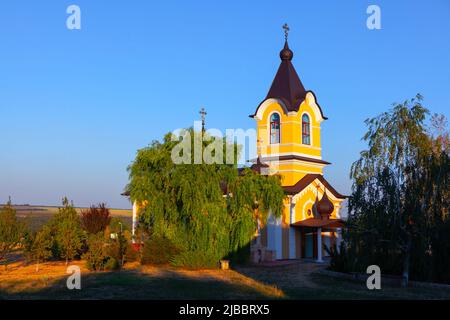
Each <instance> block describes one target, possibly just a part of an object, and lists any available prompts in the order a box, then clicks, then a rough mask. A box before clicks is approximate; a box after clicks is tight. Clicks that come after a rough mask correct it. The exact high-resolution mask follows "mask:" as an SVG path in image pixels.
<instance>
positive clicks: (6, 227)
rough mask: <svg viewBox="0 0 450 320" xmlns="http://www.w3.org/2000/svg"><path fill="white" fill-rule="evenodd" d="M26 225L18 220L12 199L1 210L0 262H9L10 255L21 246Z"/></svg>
mask: <svg viewBox="0 0 450 320" xmlns="http://www.w3.org/2000/svg"><path fill="white" fill-rule="evenodd" d="M25 230H26V228H25V225H24V224H23V223H22V222H20V221H18V220H17V217H16V210H15V209H14V208H13V206H12V204H11V199H10V200H9V201H8V203H7V204H6V205H5V206H4V207H3V208H1V210H0V261H2V260H4V259H5V260H6V264H5V267H6V266H7V262H8V257H7V256H8V254H10V253H11V252H12V251H13V250H14V249H15V248H16V247H17V246H18V245H19V244H20V241H21V239H22V237H23V235H24V233H25Z"/></svg>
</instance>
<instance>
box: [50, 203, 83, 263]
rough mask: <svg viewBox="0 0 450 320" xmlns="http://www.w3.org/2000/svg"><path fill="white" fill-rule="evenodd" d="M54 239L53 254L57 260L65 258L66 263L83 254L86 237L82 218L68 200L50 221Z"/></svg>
mask: <svg viewBox="0 0 450 320" xmlns="http://www.w3.org/2000/svg"><path fill="white" fill-rule="evenodd" d="M49 228H50V230H51V235H52V238H53V242H52V253H53V256H54V257H56V258H64V259H65V260H66V263H67V262H68V261H69V260H72V259H74V258H75V257H77V256H79V255H80V254H81V250H82V247H83V244H84V240H85V235H84V232H83V230H82V228H81V222H80V217H79V216H78V214H77V212H76V210H75V208H74V207H73V205H72V204H69V201H68V200H67V198H64V199H63V207H62V208H59V210H58V213H57V214H56V215H55V216H53V217H52V219H51V220H50V221H49Z"/></svg>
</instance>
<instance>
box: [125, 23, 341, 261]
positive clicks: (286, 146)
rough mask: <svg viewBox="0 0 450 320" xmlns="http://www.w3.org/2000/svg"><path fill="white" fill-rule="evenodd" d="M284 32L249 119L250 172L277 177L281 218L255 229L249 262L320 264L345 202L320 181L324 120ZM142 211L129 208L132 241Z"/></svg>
mask: <svg viewBox="0 0 450 320" xmlns="http://www.w3.org/2000/svg"><path fill="white" fill-rule="evenodd" d="M284 28H285V43H284V48H283V49H282V50H281V52H280V58H281V63H280V66H279V68H278V71H277V73H276V75H275V78H274V80H273V82H272V85H271V87H270V89H269V92H268V93H267V96H266V97H265V99H264V100H263V101H262V102H261V103H260V104H259V106H258V107H257V108H256V110H255V112H254V114H252V115H251V116H250V117H252V118H253V119H255V121H256V126H257V154H258V157H257V159H256V160H255V163H254V164H253V165H252V166H251V168H252V170H254V171H257V172H258V173H260V174H264V175H273V174H278V175H280V176H281V183H282V186H283V188H284V190H285V193H286V198H285V200H284V208H283V213H282V216H281V217H280V218H275V217H274V216H272V215H269V219H268V221H267V223H266V224H265V225H262V224H261V223H260V224H259V225H258V230H257V233H256V235H255V238H254V240H253V241H252V244H251V258H252V260H253V262H256V263H259V262H263V261H273V260H283V259H302V258H306V259H314V260H316V261H318V262H322V261H323V257H324V256H326V250H325V249H324V247H325V246H327V247H331V246H333V245H337V246H338V247H339V241H340V239H341V235H340V230H341V227H342V226H343V221H342V220H341V216H340V209H341V207H342V203H343V201H344V200H345V198H346V196H344V195H342V194H340V193H339V192H337V191H336V190H335V189H334V188H333V187H332V186H331V185H330V183H329V182H328V181H327V180H326V179H325V178H324V176H323V168H324V167H325V166H326V165H329V164H330V163H329V162H327V161H325V160H323V159H322V147H321V141H320V136H321V132H320V131H321V125H322V123H323V121H324V120H327V117H325V115H324V112H323V110H322V108H321V107H320V105H319V103H318V101H317V99H316V96H315V94H314V93H313V92H312V91H310V90H305V88H304V87H303V84H302V82H301V81H300V78H299V76H298V74H297V72H296V71H295V68H294V66H293V64H292V58H293V56H294V53H293V52H292V51H291V49H289V46H288V41H287V31H288V30H289V29H288V27H287V25H285V26H284ZM202 112H204V111H202ZM203 116H204V114H203ZM124 195H127V196H129V194H124ZM143 206H145V204H143V205H138V204H137V203H136V202H135V203H133V223H132V230H133V235H134V234H135V229H136V226H137V223H138V216H139V209H140V208H141V207H143ZM133 241H134V240H133Z"/></svg>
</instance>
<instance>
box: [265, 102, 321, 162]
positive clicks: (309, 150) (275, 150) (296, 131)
mask: <svg viewBox="0 0 450 320" xmlns="http://www.w3.org/2000/svg"><path fill="white" fill-rule="evenodd" d="M273 113H278V114H279V115H280V129H281V133H280V143H279V144H270V117H271V115H272V114H273ZM305 113H306V114H307V115H308V116H309V118H310V140H311V144H310V145H308V144H303V143H302V116H303V114H305ZM320 121H321V120H320V119H316V117H315V113H314V110H313V106H311V105H309V104H308V102H307V100H305V101H303V102H302V104H301V105H300V109H299V112H290V113H289V114H286V112H285V111H284V110H283V108H282V106H281V105H280V104H279V103H278V102H273V103H271V104H269V105H268V106H267V107H266V108H265V110H264V112H263V114H262V117H261V119H257V137H258V149H259V150H258V151H259V152H258V153H259V154H263V155H269V156H270V155H280V154H287V153H290V154H292V153H294V154H299V155H304V156H309V157H312V158H319V159H320V158H321V141H320Z"/></svg>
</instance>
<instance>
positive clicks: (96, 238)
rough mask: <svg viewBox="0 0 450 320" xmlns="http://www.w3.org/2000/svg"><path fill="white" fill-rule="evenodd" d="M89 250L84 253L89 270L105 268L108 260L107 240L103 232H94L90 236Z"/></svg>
mask: <svg viewBox="0 0 450 320" xmlns="http://www.w3.org/2000/svg"><path fill="white" fill-rule="evenodd" d="M87 245H88V250H87V252H86V253H85V254H84V255H83V258H84V259H86V265H87V267H88V269H89V270H94V271H99V270H103V268H105V264H106V262H107V260H108V255H107V250H106V241H105V238H104V236H103V233H102V232H99V233H97V234H92V235H90V236H89V238H88V242H87Z"/></svg>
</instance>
